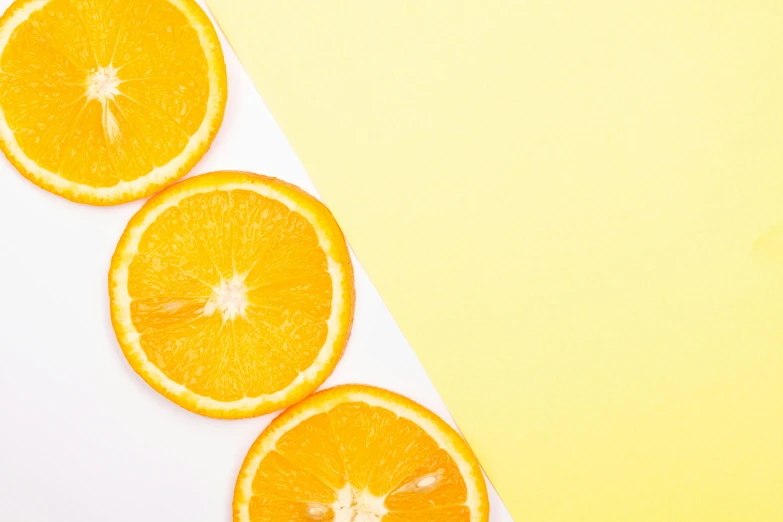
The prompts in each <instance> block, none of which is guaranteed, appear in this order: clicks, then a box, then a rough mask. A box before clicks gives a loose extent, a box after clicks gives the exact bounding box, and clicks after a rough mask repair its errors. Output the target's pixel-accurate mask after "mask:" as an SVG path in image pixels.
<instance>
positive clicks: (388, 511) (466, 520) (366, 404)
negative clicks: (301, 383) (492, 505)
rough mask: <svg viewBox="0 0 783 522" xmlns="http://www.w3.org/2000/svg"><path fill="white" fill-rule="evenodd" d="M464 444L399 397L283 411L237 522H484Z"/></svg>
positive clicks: (241, 493)
mask: <svg viewBox="0 0 783 522" xmlns="http://www.w3.org/2000/svg"><path fill="white" fill-rule="evenodd" d="M487 520H489V502H488V500H487V488H486V484H485V483H484V477H483V475H482V473H481V468H480V467H479V464H478V461H477V460H476V457H475V456H474V455H473V452H472V451H471V450H470V447H469V446H468V445H467V443H466V442H465V441H464V440H463V439H462V437H460V436H459V434H458V433H457V432H456V431H454V429H452V428H451V427H450V426H449V425H448V424H446V423H445V422H444V421H443V420H442V419H440V418H439V417H438V416H436V415H435V414H434V413H432V412H431V411H429V410H427V409H426V408H424V407H423V406H420V405H419V404H417V403H415V402H413V401H411V400H410V399H407V398H405V397H403V396H401V395H397V394H396V393H392V392H390V391H386V390H382V389H380V388H374V387H371V386H361V385H347V386H337V387H335V388H331V389H328V390H325V391H322V392H319V393H316V394H314V395H312V396H310V397H308V398H307V399H305V400H304V401H302V402H300V403H299V404H297V405H295V406H293V407H292V408H290V409H288V410H286V411H285V412H284V413H282V414H281V415H280V416H279V417H277V418H276V419H275V420H274V421H272V423H271V424H270V425H269V426H268V427H267V428H266V429H265V430H264V431H263V433H261V436H260V437H258V439H257V440H256V442H255V443H254V444H253V446H252V447H251V448H250V451H249V452H248V455H247V457H246V458H245V462H244V464H242V469H241V470H240V472H239V478H238V479H237V483H236V487H235V489H234V522H281V521H286V522H313V521H330V522H380V521H383V522H486V521H487Z"/></svg>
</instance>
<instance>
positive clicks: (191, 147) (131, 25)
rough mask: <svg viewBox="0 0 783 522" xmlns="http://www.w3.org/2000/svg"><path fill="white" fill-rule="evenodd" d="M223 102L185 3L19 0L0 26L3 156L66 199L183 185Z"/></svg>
mask: <svg viewBox="0 0 783 522" xmlns="http://www.w3.org/2000/svg"><path fill="white" fill-rule="evenodd" d="M226 94H227V91H226V68H225V64H224V62H223V53H222V51H221V49H220V43H219V41H218V37H217V34H216V33H215V29H214V28H213V27H212V24H211V23H210V21H209V18H207V16H206V14H204V11H202V10H201V8H200V7H199V6H198V5H197V4H196V3H195V2H194V1H193V0H17V1H16V2H14V3H13V4H12V5H11V7H9V8H8V10H7V11H6V12H5V14H4V15H3V17H2V18H0V149H2V151H3V152H4V153H5V155H6V157H7V158H8V159H9V160H10V161H11V163H13V164H14V166H15V167H16V168H17V170H19V172H20V173H21V174H22V175H24V176H25V177H26V178H28V179H29V180H30V181H32V182H33V183H35V184H36V185H39V186H40V187H42V188H44V189H46V190H48V191H50V192H53V193H55V194H59V195H60V196H63V197H65V198H68V199H70V200H73V201H77V202H80V203H90V204H95V205H109V204H115V203H122V202H125V201H130V200H133V199H137V198H141V197H144V196H148V195H150V194H152V193H154V192H156V191H157V190H159V189H160V188H162V187H163V186H165V185H167V184H169V183H171V182H172V181H174V180H176V179H178V178H180V177H182V176H184V175H185V174H186V173H187V172H188V171H189V170H190V169H191V168H192V167H193V165H195V164H196V162H197V161H198V160H199V159H200V158H201V157H202V156H203V155H204V153H205V152H206V150H207V149H208V148H209V146H210V144H211V143H212V140H213V138H214V137H215V134H216V133H217V130H218V128H219V127H220V123H221V121H222V119H223V111H224V109H225V105H226Z"/></svg>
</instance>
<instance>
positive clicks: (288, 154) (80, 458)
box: [0, 0, 511, 522]
mask: <svg viewBox="0 0 783 522" xmlns="http://www.w3.org/2000/svg"><path fill="white" fill-rule="evenodd" d="M10 3H11V2H9V1H8V0H0V9H2V10H3V11H4V10H5V8H6V7H7V6H8V5H10ZM221 41H222V43H223V52H224V54H225V57H226V65H227V67H228V80H229V97H228V106H227V109H226V114H225V119H224V121H223V126H222V128H221V130H220V132H219V134H218V135H217V138H216V139H215V142H214V143H213V145H212V148H211V149H210V151H209V152H208V153H207V154H206V156H205V157H204V158H203V159H202V161H201V162H200V163H199V164H198V165H197V166H196V167H195V169H194V170H193V172H192V173H191V175H196V174H201V173H204V172H209V171H214V170H227V169H237V170H248V171H252V172H258V173H264V174H268V175H272V176H276V177H278V178H281V179H284V180H286V181H289V182H291V183H295V184H297V185H299V186H300V187H302V188H304V189H305V190H307V191H309V192H311V193H313V194H316V195H317V193H316V191H315V187H313V185H312V183H311V181H310V179H309V177H308V176H307V173H306V172H305V171H304V169H303V167H302V165H301V164H300V162H299V160H298V159H297V157H296V154H295V153H294V151H293V150H292V149H291V147H290V145H289V144H288V142H287V141H286V138H285V136H284V135H283V133H282V132H281V130H280V129H279V128H278V126H277V124H276V123H275V121H274V120H273V118H272V116H271V115H270V113H269V111H268V110H267V108H266V106H265V105H264V102H263V101H262V99H261V97H260V96H259V94H258V92H257V91H256V89H255V87H254V86H253V84H252V82H251V81H250V79H249V77H248V76H247V74H246V73H245V71H244V69H243V68H242V66H241V64H240V63H239V61H238V60H237V57H236V55H235V54H234V52H233V51H232V50H231V47H230V46H229V45H228V44H227V42H226V41H225V38H224V37H223V35H222V34H221ZM142 203H143V202H141V201H139V202H134V203H130V204H127V205H122V206H117V207H109V208H95V207H88V206H84V205H78V204H75V203H71V202H68V201H66V200H64V199H62V198H60V197H57V196H54V195H51V194H49V193H47V192H44V191H43V190H41V189H39V188H37V187H35V186H34V185H33V184H32V183H30V182H28V181H27V180H25V179H24V178H23V177H22V176H21V175H19V174H18V173H17V172H16V170H15V169H14V168H13V167H12V166H11V165H10V164H9V163H8V161H7V160H6V159H5V158H4V157H0V521H3V522H6V521H7V522H55V521H57V522H66V521H68V522H70V521H73V522H140V521H144V522H180V521H182V522H185V521H187V522H230V521H231V499H232V495H233V488H234V482H235V480H236V476H237V473H238V471H239V467H240V465H241V463H242V460H243V458H244V456H245V453H246V451H247V449H248V448H249V447H250V444H251V443H252V442H253V441H254V440H255V438H256V437H257V436H258V434H259V433H260V432H261V430H262V429H263V428H264V427H265V426H266V425H267V424H268V423H269V422H270V420H271V419H272V418H273V417H274V415H275V414H272V415H269V416H265V417H260V418H256V419H247V420H241V421H222V420H213V419H208V418H205V417H201V416H199V415H196V414H193V413H190V412H187V411H185V410H183V409H181V408H179V407H178V406H176V405H174V404H173V403H171V402H169V401H168V400H167V399H165V398H164V397H163V396H161V395H159V394H158V393H156V392H155V391H153V390H152V389H151V388H150V387H149V386H147V385H146V384H145V383H144V382H143V381H142V380H141V378H139V377H138V376H137V375H136V374H135V373H134V372H133V370H131V368H130V366H129V365H128V364H127V362H126V361H125V359H124V357H123V355H122V352H121V351H120V348H119V347H118V345H117V342H116V340H115V337H114V333H113V331H112V327H111V322H110V319H109V303H108V290H107V274H108V270H109V263H110V260H111V256H112V253H113V251H114V247H115V245H116V242H117V240H118V239H119V237H120V235H121V234H122V231H123V230H124V228H125V225H126V223H127V222H128V220H129V219H130V217H131V216H132V215H133V214H134V213H135V212H136V211H137V210H138V209H139V208H140V207H141V205H142ZM348 239H349V241H350V238H348ZM390 248H391V247H390ZM354 263H355V268H356V294H357V299H356V316H355V322H354V327H353V332H352V334H351V340H350V342H349V345H348V348H347V350H346V353H345V356H344V357H343V359H342V361H341V362H340V363H339V365H338V366H337V369H336V371H335V373H334V374H333V375H332V376H331V377H330V378H329V380H328V381H327V382H326V383H325V384H324V387H331V386H334V385H336V384H342V383H350V382H356V383H367V384H373V385H376V386H382V387H385V388H388V389H390V390H394V391H396V392H399V393H402V394H404V395H407V396H408V397H411V398H412V399H414V400H416V401H418V402H420V403H421V404H423V405H425V406H427V407H429V408H430V409H432V410H433V411H435V412H436V413H438V414H439V415H441V416H442V417H444V418H445V419H446V420H448V421H449V422H450V423H452V425H453V424H454V423H453V420H452V419H451V417H450V416H449V414H448V412H447V410H446V407H445V406H444V404H443V402H442V401H441V400H440V398H439V397H438V394H437V392H436V391H435V389H434V387H433V385H432V383H431V382H430V380H429V379H428V377H427V375H426V373H425V371H424V369H423V368H422V366H421V365H420V364H419V362H418V360H417V358H416V356H415V354H414V353H413V351H412V349H411V348H410V346H409V345H408V343H407V342H406V340H405V338H404V337H403V335H402V333H401V332H400V330H399V329H398V328H397V325H396V324H395V322H394V320H393V318H392V317H391V315H390V314H389V311H388V309H387V308H386V306H385V305H384V304H383V301H382V300H381V297H380V296H379V295H378V292H377V291H376V290H375V288H374V287H373V285H372V283H371V282H370V280H369V279H368V277H367V274H366V273H365V272H364V270H363V269H362V267H361V265H360V264H359V263H358V261H357V260H356V259H354ZM422 320H426V318H422ZM488 486H489V490H490V501H491V516H490V519H491V521H492V522H511V517H510V515H509V514H508V512H507V511H506V509H505V507H503V505H502V503H501V502H500V500H499V498H498V497H497V494H496V493H495V490H494V488H492V486H491V485H490V484H488Z"/></svg>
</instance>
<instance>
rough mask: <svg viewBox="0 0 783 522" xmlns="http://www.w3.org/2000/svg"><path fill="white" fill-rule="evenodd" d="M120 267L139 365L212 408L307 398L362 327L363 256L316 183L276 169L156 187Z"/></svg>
mask: <svg viewBox="0 0 783 522" xmlns="http://www.w3.org/2000/svg"><path fill="white" fill-rule="evenodd" d="M109 277H110V294H111V309H112V320H113V323H114V327H115V331H116V333H117V338H118V340H119V342H120V345H121V347H122V349H123V351H124V353H125V355H126V357H127V358H128V360H129V362H130V363H131V365H132V366H133V368H134V369H135V370H136V371H137V372H138V373H139V374H140V375H141V376H142V377H143V378H144V379H145V380H146V381H147V382H148V383H149V384H150V385H152V386H153V387H154V388H155V389H157V390H158V391H160V392H161V393H163V394H164V395H166V396H167V397H169V398H170V399H171V400H173V401H174V402H176V403H177V404H179V405H181V406H183V407H185V408H187V409H190V410H192V411H195V412H197V413H201V414H204V415H210V416H214V417H247V416H253V415H260V414H263V413H268V412H270V411H274V410H276V409H279V408H281V407H284V406H287V405H290V404H292V403H293V402H295V401H297V400H299V399H301V398H302V397H304V396H306V395H307V394H308V393H310V392H312V391H313V390H314V389H315V388H317V387H318V386H319V385H320V384H321V383H322V382H323V381H324V380H325V379H326V377H327V376H328V375H329V374H330V373H331V372H332V370H333V369H334V366H335V365H336V364H337V361H338V360H339V358H340V356H341V354H342V352H343V349H344V347H345V344H346V343H347V340H348V335H349V333H350V327H351V321H352V318H353V306H354V290H353V269H352V267H351V261H350V256H349V254H348V249H347V246H346V244H345V240H344V238H343V236H342V233H341V232H340V229H339V227H338V226H337V224H336V223H335V221H334V218H333V217H332V215H331V214H330V213H329V211H328V210H327V209H326V208H325V207H324V206H323V205H322V204H321V203H320V202H318V201H317V200H316V199H314V198H313V197H312V196H310V195H308V194H306V193H305V192H303V191H301V190H299V189H298V188H296V187H293V186H291V185H288V184H287V183H284V182H282V181H279V180H275V179H273V178H267V177H265V176H257V175H253V174H248V173H238V172H216V173H212V174H206V175H203V176H198V177H195V178H191V179H189V180H186V181H183V182H181V183H179V184H177V185H174V186H173V187H171V188H169V189H167V190H165V191H163V192H161V193H160V194H158V195H157V196H155V197H154V198H152V199H150V200H149V201H148V202H147V204H146V205H144V207H143V208H142V209H141V210H140V211H139V213H138V214H136V216H134V218H133V219H132V220H131V222H130V223H129V224H128V227H127V229H126V230H125V233H124V234H123V236H122V238H121V240H120V243H119V245H118V246H117V250H116V252H115V255H114V258H113V260H112V267H111V272H110V276H109ZM292 451H293V450H292ZM293 458H295V456H294V457H293ZM321 471H323V470H321ZM331 480H332V481H333V482H334V481H335V480H336V478H335V477H331Z"/></svg>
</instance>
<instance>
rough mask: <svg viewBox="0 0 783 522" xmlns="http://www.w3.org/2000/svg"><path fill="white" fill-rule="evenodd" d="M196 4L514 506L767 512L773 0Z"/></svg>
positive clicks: (781, 433)
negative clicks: (206, 10) (212, 18)
mask: <svg viewBox="0 0 783 522" xmlns="http://www.w3.org/2000/svg"><path fill="white" fill-rule="evenodd" d="M209 3H210V6H211V8H212V10H213V12H214V13H215V15H216V16H217V19H218V21H219V22H220V24H221V26H222V28H223V30H224V31H225V32H226V33H227V35H228V37H229V39H230V41H231V43H232V44H233V46H234V47H235V49H236V51H237V52H238V54H239V56H240V58H241V60H242V61H243V63H244V65H245V66H246V68H247V69H248V70H249V72H250V74H251V75H252V77H253V79H254V81H255V83H256V86H257V87H258V89H259V90H260V92H261V94H262V96H263V97H264V99H265V100H266V102H267V103H268V104H269V106H270V108H271V110H272V112H273V114H274V115H275V117H276V119H277V120H278V122H279V123H280V125H281V126H282V128H283V131H284V132H285V134H286V135H287V136H288V138H289V140H290V141H291V142H292V144H293V146H294V148H295V150H296V151H297V153H298V154H299V156H300V158H301V160H302V162H303V163H304V165H305V167H306V168H307V170H308V172H309V173H310V175H311V176H312V178H313V179H314V181H315V183H316V185H317V186H318V189H319V191H320V192H321V194H322V195H323V196H324V198H325V200H326V202H327V203H328V204H329V205H330V206H331V208H332V209H333V211H334V213H335V214H336V216H337V218H338V220H339V221H340V223H341V224H342V226H343V228H344V229H345V232H346V234H347V236H348V239H349V241H350V243H351V244H352V246H353V247H354V249H355V250H356V252H357V253H358V256H359V258H360V260H361V261H362V263H363V264H364V266H365V267H366V268H367V270H368V271H369V273H370V276H371V277H372V279H373V281H374V283H375V284H376V285H377V287H378V288H379V290H380V293H381V295H382V296H383V297H384V299H385V301H386V303H387V304H388V305H389V307H390V308H391V310H392V313H393V314H394V317H395V318H396V319H397V321H398V323H399V324H400V326H401V328H402V330H403V332H404V333H405V335H406V336H407V338H408V340H409V341H410V342H411V344H412V345H413V348H414V349H415V350H416V352H417V354H418V355H419V357H420V358H421V360H422V362H423V363H424V365H425V367H426V368H427V370H428V372H429V374H430V376H431V377H432V379H433V381H434V382H435V384H436V386H437V388H438V390H439V391H440V393H441V394H442V396H443V398H444V400H445V401H446V404H447V405H448V406H449V408H450V410H451V411H452V413H453V414H454V416H455V418H456V420H457V422H458V423H459V425H460V427H461V428H462V430H463V431H464V433H465V434H466V436H467V437H468V439H469V441H470V442H471V444H472V445H473V447H474V449H475V450H476V452H477V453H478V455H479V457H480V459H481V461H482V463H483V464H484V466H485V468H486V470H487V472H488V473H489V476H490V478H491V479H492V480H493V482H494V483H495V485H496V486H497V488H498V490H499V492H500V494H501V496H502V498H503V499H504V501H505V502H506V504H507V506H508V507H509V509H510V510H511V512H512V515H513V516H514V517H515V519H516V520H517V521H518V522H522V521H541V522H544V521H546V522H555V521H563V522H574V521H577V520H578V521H581V522H592V521H607V522H610V521H612V522H614V521H622V522H647V521H649V522H662V521H684V522H685V521H688V522H695V521H698V522H701V521H704V522H722V521H736V522H780V521H781V520H783V2H780V1H779V0H767V1H759V0H742V1H740V0H732V1H716V0H710V1H707V0H704V1H699V0H694V1H680V0H668V1H667V0H655V1H628V0H602V1H600V0H584V1H574V0H559V1H552V0H525V1H521V0H520V1H516V0H514V1H505V2H504V1H499V0H495V1H489V2H483V1H472V2H468V1H459V0H455V1H453V2H435V1H430V2H427V1H412V0H405V1H402V0H398V1H368V0H340V1H331V2H326V1H304V0H286V1H278V2H270V1H259V0H211V1H210V2H209ZM271 174H274V173H271Z"/></svg>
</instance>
